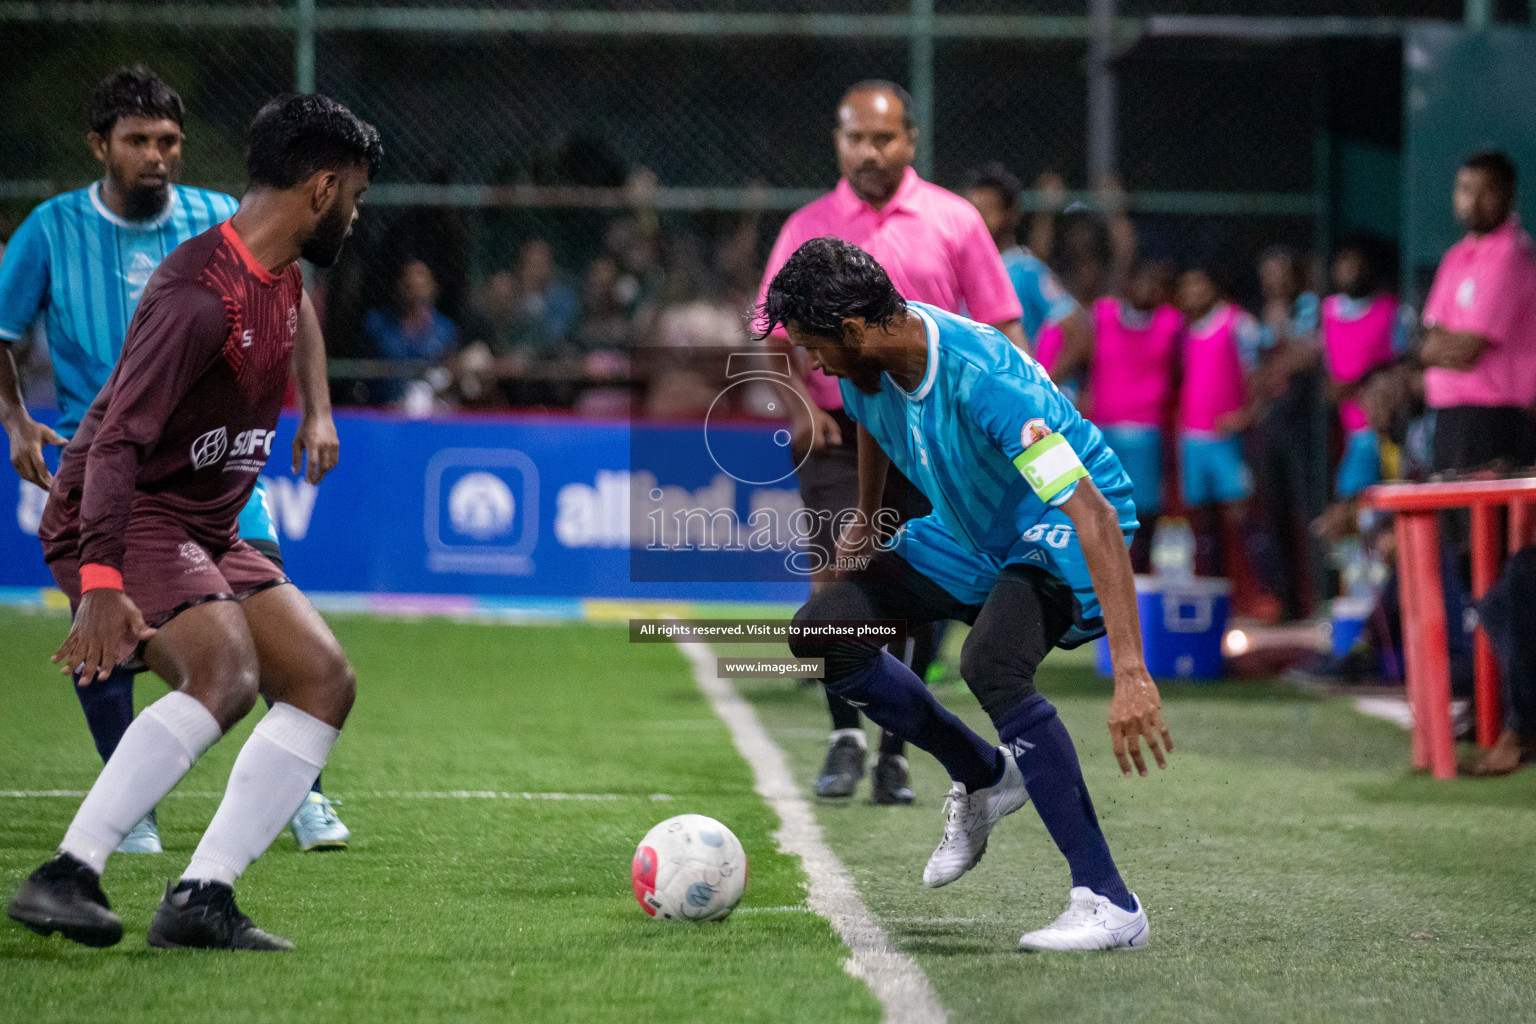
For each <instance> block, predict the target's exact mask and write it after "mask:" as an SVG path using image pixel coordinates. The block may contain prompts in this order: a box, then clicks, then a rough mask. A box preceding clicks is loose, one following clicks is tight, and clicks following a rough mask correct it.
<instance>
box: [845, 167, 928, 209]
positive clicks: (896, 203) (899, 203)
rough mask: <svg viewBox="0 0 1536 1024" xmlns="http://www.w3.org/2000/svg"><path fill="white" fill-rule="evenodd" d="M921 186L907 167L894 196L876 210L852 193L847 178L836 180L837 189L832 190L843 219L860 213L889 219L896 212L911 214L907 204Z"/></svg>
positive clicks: (921, 182)
mask: <svg viewBox="0 0 1536 1024" xmlns="http://www.w3.org/2000/svg"><path fill="white" fill-rule="evenodd" d="M922 184H923V179H922V178H919V177H918V176H917V172H916V171H914V170H913V169H912V168H910V167H908V168H907V169H906V171H904V172H903V173H902V175H901V184H900V185H897V186H896V194H895V195H893V196H891V200H890V202H888V203H886V204H885V205H884V206H882V207H881V208H880V209H878V210H877V209H875V208H874V207H873V206H871V205H869V204H868V203H866V202H865V201H864V200H862V199H860V198H859V197H858V195H857V194H856V193H855V192H854V191H853V186H852V185H850V184H848V179H847V178H839V179H838V182H837V188H835V189H834V190H833V195H835V196H836V197H837V205H838V213H840V214H842V215H843V216H845V217H852V216H855V215H857V214H860V213H871V214H874V215H875V216H876V217H889V216H890V215H891V214H893V213H896V212H898V211H903V212H911V211H910V209H909V208H908V206H907V202H908V200H910V199H911V198H912V193H914V192H916V191H917V190H918V189H919V188H921V187H922Z"/></svg>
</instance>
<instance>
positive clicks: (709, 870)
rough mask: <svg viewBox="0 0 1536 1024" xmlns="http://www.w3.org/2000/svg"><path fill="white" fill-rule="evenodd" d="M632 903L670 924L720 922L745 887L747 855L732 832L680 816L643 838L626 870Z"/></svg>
mask: <svg viewBox="0 0 1536 1024" xmlns="http://www.w3.org/2000/svg"><path fill="white" fill-rule="evenodd" d="M629 875H630V880H631V881H632V882H633V883H634V886H635V899H637V900H639V901H640V906H641V907H643V908H644V909H645V912H646V913H647V914H650V915H651V916H652V917H656V918H664V919H666V920H668V921H723V920H725V919H726V918H727V917H728V916H730V913H731V911H733V910H735V909H736V904H738V903H740V902H741V892H742V890H743V889H745V888H746V887H747V854H746V851H744V850H743V849H742V848H741V841H740V840H739V839H737V838H736V836H735V835H733V834H732V833H731V830H730V829H728V828H726V827H725V826H724V825H722V824H720V823H719V822H718V821H716V820H715V819H714V818H706V817H705V816H704V815H702V814H679V815H678V816H677V817H675V818H668V819H667V820H666V821H664V822H662V823H661V824H660V825H657V826H656V827H655V828H653V829H651V830H650V831H649V832H647V833H646V834H645V838H644V839H642V840H640V846H639V847H638V848H636V850H635V860H634V863H633V864H632V865H631V866H630V872H629Z"/></svg>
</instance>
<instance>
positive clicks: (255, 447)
mask: <svg viewBox="0 0 1536 1024" xmlns="http://www.w3.org/2000/svg"><path fill="white" fill-rule="evenodd" d="M275 436H276V432H275V431H271V430H261V429H259V428H258V429H255V430H242V431H240V433H238V434H236V435H235V446H234V447H233V448H231V449H230V450H229V454H230V456H231V457H233V458H240V457H242V456H245V455H255V454H256V453H257V452H260V453H261V455H262V457H263V458H265V457H267V456H269V455H271V454H272V438H273V437H275Z"/></svg>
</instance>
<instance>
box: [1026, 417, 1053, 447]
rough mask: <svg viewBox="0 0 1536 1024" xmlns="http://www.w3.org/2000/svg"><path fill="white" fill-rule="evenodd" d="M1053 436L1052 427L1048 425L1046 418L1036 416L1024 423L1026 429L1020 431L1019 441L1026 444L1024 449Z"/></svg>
mask: <svg viewBox="0 0 1536 1024" xmlns="http://www.w3.org/2000/svg"><path fill="white" fill-rule="evenodd" d="M1050 436H1051V428H1050V427H1048V426H1046V423H1045V420H1043V419H1041V418H1040V417H1038V416H1037V417H1035V418H1034V419H1032V420H1030V421H1029V422H1028V423H1026V424H1024V429H1023V430H1021V431H1020V432H1019V442H1020V443H1021V444H1023V445H1024V450H1025V451H1028V450H1029V449H1031V448H1033V447H1034V446H1035V443H1036V442H1038V441H1044V440H1045V439H1046V438H1047V437H1050Z"/></svg>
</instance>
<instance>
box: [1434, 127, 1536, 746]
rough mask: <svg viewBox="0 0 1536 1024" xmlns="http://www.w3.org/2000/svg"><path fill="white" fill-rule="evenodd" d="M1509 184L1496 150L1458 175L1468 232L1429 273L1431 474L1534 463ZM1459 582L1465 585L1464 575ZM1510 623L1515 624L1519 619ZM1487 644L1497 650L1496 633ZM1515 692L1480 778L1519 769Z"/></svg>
mask: <svg viewBox="0 0 1536 1024" xmlns="http://www.w3.org/2000/svg"><path fill="white" fill-rule="evenodd" d="M1515 189H1516V175H1515V165H1514V163H1513V162H1512V161H1511V160H1510V159H1509V157H1507V156H1505V155H1504V154H1503V153H1478V154H1477V155H1475V156H1473V157H1471V158H1470V159H1468V160H1467V162H1466V163H1464V164H1463V165H1462V166H1461V168H1460V170H1458V171H1457V172H1456V185H1455V190H1454V192H1453V193H1452V205H1453V208H1454V210H1455V213H1456V219H1457V220H1458V221H1459V222H1460V223H1461V224H1462V225H1464V226H1465V227H1466V229H1467V235H1466V237H1465V238H1463V239H1462V240H1461V241H1459V242H1457V243H1456V244H1455V245H1453V246H1452V247H1451V249H1450V251H1448V252H1447V253H1446V254H1445V258H1444V259H1443V260H1441V262H1440V268H1439V270H1437V271H1436V273H1435V282H1434V285H1433V286H1432V287H1431V288H1430V290H1429V299H1428V301H1427V302H1426V303H1425V306H1424V327H1425V335H1424V341H1423V345H1422V347H1421V348H1420V350H1419V357H1420V359H1421V360H1422V361H1423V363H1424V365H1425V366H1426V367H1427V369H1426V370H1425V371H1424V394H1425V399H1426V400H1427V401H1428V403H1429V405H1430V407H1431V408H1433V409H1434V410H1435V411H1436V412H1435V442H1434V454H1433V465H1434V468H1435V469H1436V470H1437V471H1447V470H1470V469H1477V468H1480V467H1483V466H1486V465H1488V464H1490V463H1495V462H1500V463H1503V464H1505V465H1506V466H1528V465H1530V464H1531V462H1532V461H1533V460H1536V430H1533V427H1532V422H1531V417H1530V409H1529V407H1530V405H1531V403H1532V400H1533V399H1536V254H1533V252H1532V244H1531V237H1530V235H1528V234H1526V232H1525V230H1524V229H1523V228H1522V227H1521V226H1520V219H1519V216H1518V215H1517V214H1516V213H1515V212H1514V208H1515ZM1464 533H1465V527H1464V525H1463V524H1462V523H1461V522H1457V523H1455V524H1451V527H1450V528H1449V529H1447V530H1446V531H1445V534H1444V536H1445V537H1446V538H1447V540H1448V543H1449V544H1451V545H1452V546H1454V547H1455V548H1456V549H1457V552H1456V553H1457V554H1458V555H1459V554H1461V551H1460V548H1461V545H1462V544H1463V542H1464ZM1459 560H1460V559H1458V561H1459ZM1525 565H1526V560H1525V559H1514V560H1511V567H1512V569H1514V570H1515V572H1516V575H1514V576H1511V577H1510V579H1511V580H1512V581H1513V582H1512V584H1511V587H1512V593H1513V596H1514V600H1515V601H1516V602H1518V601H1521V600H1526V596H1525V595H1526V594H1527V593H1528V590H1527V585H1528V582H1529V580H1528V578H1527V577H1526V576H1525V575H1523V572H1524V570H1523V568H1521V567H1524V566H1525ZM1458 568H1460V566H1458ZM1460 582H1461V583H1463V584H1465V582H1466V579H1465V576H1462V577H1461V579H1460ZM1496 614H1497V613H1496ZM1510 621H1512V622H1514V628H1517V629H1518V628H1519V626H1520V622H1521V621H1523V617H1522V618H1521V620H1520V621H1515V620H1510ZM1494 632H1495V631H1494V630H1492V629H1491V630H1490V636H1493V633H1494ZM1495 646H1496V647H1497V646H1501V645H1500V644H1499V643H1498V641H1497V639H1496V641H1495ZM1516 653H1518V652H1512V651H1511V649H1510V648H1509V647H1508V644H1507V643H1506V644H1504V645H1502V649H1501V650H1500V654H1501V655H1502V656H1504V658H1505V661H1506V665H1505V667H1506V669H1507V670H1509V671H1511V672H1512V673H1519V672H1523V671H1525V670H1526V666H1525V665H1523V664H1520V663H1516V662H1512V661H1511V660H1510V658H1511V657H1512V656H1514V654H1516ZM1518 685H1523V686H1531V685H1536V680H1531V679H1529V678H1524V679H1520V680H1518ZM1520 696H1521V695H1516V697H1517V699H1516V700H1512V701H1511V702H1510V708H1509V711H1510V713H1511V714H1512V715H1515V716H1516V717H1515V718H1513V719H1507V720H1506V723H1505V728H1504V731H1503V732H1502V733H1501V734H1500V735H1499V738H1498V741H1497V742H1496V743H1495V745H1494V747H1493V749H1492V750H1490V751H1489V752H1488V753H1487V754H1486V755H1485V756H1484V758H1483V759H1482V760H1481V761H1480V762H1479V763H1478V765H1477V767H1476V769H1475V770H1476V771H1477V772H1478V773H1479V774H1502V773H1507V772H1508V771H1513V770H1514V769H1515V768H1517V767H1518V766H1519V764H1520V758H1521V755H1522V753H1523V752H1524V749H1525V742H1526V738H1527V737H1526V735H1525V734H1523V733H1522V731H1521V729H1523V728H1529V727H1530V726H1531V722H1530V721H1529V720H1522V719H1520V718H1519V717H1518V715H1519V712H1518V711H1517V709H1516V704H1517V703H1519V699H1520Z"/></svg>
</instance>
